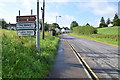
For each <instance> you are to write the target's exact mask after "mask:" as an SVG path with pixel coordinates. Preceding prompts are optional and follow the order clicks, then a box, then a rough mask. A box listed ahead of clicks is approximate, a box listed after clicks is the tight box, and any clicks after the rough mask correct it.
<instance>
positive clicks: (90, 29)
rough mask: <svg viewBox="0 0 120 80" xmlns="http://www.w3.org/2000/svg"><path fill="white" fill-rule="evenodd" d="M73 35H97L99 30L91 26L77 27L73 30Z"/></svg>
mask: <svg viewBox="0 0 120 80" xmlns="http://www.w3.org/2000/svg"><path fill="white" fill-rule="evenodd" d="M73 33H77V34H85V35H88V34H96V33H97V29H96V28H94V27H92V26H90V25H86V26H83V27H80V26H77V27H74V28H73Z"/></svg>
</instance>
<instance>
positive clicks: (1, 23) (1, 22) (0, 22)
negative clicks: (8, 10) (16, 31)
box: [0, 19, 7, 29]
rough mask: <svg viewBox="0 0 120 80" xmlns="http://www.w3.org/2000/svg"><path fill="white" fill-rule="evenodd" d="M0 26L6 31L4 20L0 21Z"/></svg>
mask: <svg viewBox="0 0 120 80" xmlns="http://www.w3.org/2000/svg"><path fill="white" fill-rule="evenodd" d="M0 25H1V26H2V29H6V27H7V22H6V21H5V20H4V19H1V20H0Z"/></svg>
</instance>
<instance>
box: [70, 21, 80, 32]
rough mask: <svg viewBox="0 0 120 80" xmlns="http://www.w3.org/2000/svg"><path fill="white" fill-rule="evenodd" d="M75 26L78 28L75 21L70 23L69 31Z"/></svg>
mask: <svg viewBox="0 0 120 80" xmlns="http://www.w3.org/2000/svg"><path fill="white" fill-rule="evenodd" d="M76 26H78V23H77V22H76V21H72V23H71V24H70V29H71V30H72V28H73V27H76Z"/></svg>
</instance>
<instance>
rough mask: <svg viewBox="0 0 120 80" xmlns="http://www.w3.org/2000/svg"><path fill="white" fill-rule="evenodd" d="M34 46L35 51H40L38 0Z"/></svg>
mask: <svg viewBox="0 0 120 80" xmlns="http://www.w3.org/2000/svg"><path fill="white" fill-rule="evenodd" d="M36 48H37V51H38V52H40V25H39V0H37V28H36Z"/></svg>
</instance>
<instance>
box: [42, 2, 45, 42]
mask: <svg viewBox="0 0 120 80" xmlns="http://www.w3.org/2000/svg"><path fill="white" fill-rule="evenodd" d="M41 10H42V39H43V40H44V38H45V33H44V30H45V25H44V20H45V19H44V18H45V0H43V7H41Z"/></svg>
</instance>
